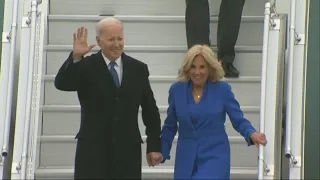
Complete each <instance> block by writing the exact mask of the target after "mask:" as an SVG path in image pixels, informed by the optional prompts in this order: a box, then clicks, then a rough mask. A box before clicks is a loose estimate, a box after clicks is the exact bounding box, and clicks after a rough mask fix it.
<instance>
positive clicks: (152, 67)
mask: <svg viewBox="0 0 320 180" xmlns="http://www.w3.org/2000/svg"><path fill="white" fill-rule="evenodd" d="M212 48H213V49H214V50H215V51H216V50H217V48H216V47H214V46H213V47H212ZM72 50H73V46H72V45H47V46H46V51H47V57H46V74H56V73H57V72H58V70H59V68H60V67H61V65H62V63H63V62H64V61H65V59H66V58H67V57H68V56H69V53H70V52H71V51H72ZM98 50H100V48H99V47H95V48H94V49H93V50H92V52H91V53H95V52H97V51H98ZM124 51H125V53H127V54H128V55H130V56H132V57H134V58H136V59H138V60H140V61H142V62H144V63H146V64H148V67H149V71H150V74H151V75H152V76H165V75H166V76H176V75H177V73H178V69H179V68H180V66H181V64H182V61H183V58H184V55H185V53H186V51H187V47H186V46H172V45H170V46H125V47H124ZM235 51H236V58H235V61H234V65H235V67H237V68H238V70H239V71H240V75H241V76H260V75H261V62H262V61H261V57H262V47H261V46H236V47H235ZM91 53H89V54H87V55H90V54H91ZM249 67H250V68H249ZM252 67H256V68H252Z"/></svg>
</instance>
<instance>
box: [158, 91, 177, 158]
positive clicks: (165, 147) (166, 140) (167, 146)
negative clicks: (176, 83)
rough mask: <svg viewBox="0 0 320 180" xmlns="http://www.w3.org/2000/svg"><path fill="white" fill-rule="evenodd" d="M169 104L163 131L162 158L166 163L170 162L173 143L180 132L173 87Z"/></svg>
mask: <svg viewBox="0 0 320 180" xmlns="http://www.w3.org/2000/svg"><path fill="white" fill-rule="evenodd" d="M168 104H169V107H168V109H167V118H166V120H165V121H164V125H163V127H162V131H161V142H162V156H163V159H164V161H165V160H166V159H168V160H170V151H171V147H172V141H173V139H174V137H175V135H176V134H177V130H178V125H177V117H176V110H175V104H174V98H173V87H172V86H171V87H170V89H169V98H168ZM164 161H163V162H164Z"/></svg>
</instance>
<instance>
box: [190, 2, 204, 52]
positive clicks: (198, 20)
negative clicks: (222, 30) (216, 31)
mask: <svg viewBox="0 0 320 180" xmlns="http://www.w3.org/2000/svg"><path fill="white" fill-rule="evenodd" d="M185 21H186V28H185V29H186V35H187V44H188V48H191V47H192V46H194V45H196V44H202V45H203V44H206V45H208V46H210V40H209V38H210V37H209V36H210V12H209V3H208V0H186V12H185Z"/></svg>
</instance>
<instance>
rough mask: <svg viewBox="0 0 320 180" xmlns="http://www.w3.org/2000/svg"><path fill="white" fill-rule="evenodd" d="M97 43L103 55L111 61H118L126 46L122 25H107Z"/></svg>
mask: <svg viewBox="0 0 320 180" xmlns="http://www.w3.org/2000/svg"><path fill="white" fill-rule="evenodd" d="M97 43H98V45H99V46H100V48H101V50H102V52H103V54H104V55H105V56H106V57H107V58H108V59H109V60H111V61H113V60H116V59H118V58H119V57H120V56H121V54H122V52H123V46H124V40H123V29H122V25H121V24H120V23H114V24H107V25H104V26H103V27H102V28H101V31H100V36H99V37H97Z"/></svg>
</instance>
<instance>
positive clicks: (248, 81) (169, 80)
mask: <svg viewBox="0 0 320 180" xmlns="http://www.w3.org/2000/svg"><path fill="white" fill-rule="evenodd" d="M54 77H55V75H46V76H45V82H44V93H45V97H44V103H45V104H46V105H78V104H79V100H78V96H77V93H76V92H65V91H59V90H57V89H56V88H55V86H54ZM149 79H150V84H151V88H152V90H153V92H154V96H155V99H156V102H157V105H158V106H162V105H167V104H168V90H169V88H170V86H171V85H172V84H173V83H174V82H175V80H176V76H168V77H166V76H161V77H157V76H150V77H149ZM224 80H225V81H227V82H228V83H229V84H230V85H231V86H232V89H233V92H234V94H235V96H236V97H237V99H238V101H239V102H240V104H241V105H242V106H260V98H259V97H260V82H261V78H260V77H240V78H235V79H233V78H230V79H228V78H225V79H224Z"/></svg>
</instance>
